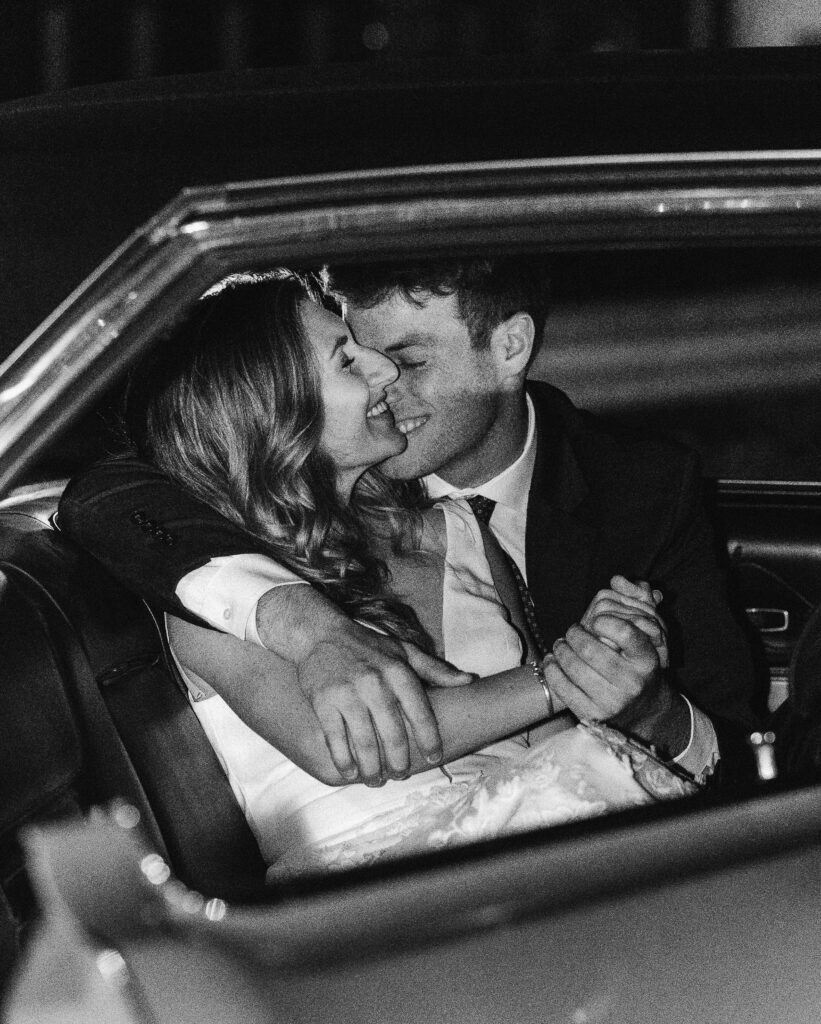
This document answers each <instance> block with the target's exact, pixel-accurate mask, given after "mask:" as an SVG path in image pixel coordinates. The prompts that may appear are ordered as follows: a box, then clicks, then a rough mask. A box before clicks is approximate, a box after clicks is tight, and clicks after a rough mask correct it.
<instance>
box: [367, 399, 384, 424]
mask: <svg viewBox="0 0 821 1024" xmlns="http://www.w3.org/2000/svg"><path fill="white" fill-rule="evenodd" d="M387 411H388V403H387V402H386V401H385V400H384V398H383V399H382V401H381V402H377V403H376V405H373V406H371V408H370V409H368V411H367V413H366V414H365V415H366V418H367V419H370V418H371V417H372V416H381V415H382V413H383V412H387Z"/></svg>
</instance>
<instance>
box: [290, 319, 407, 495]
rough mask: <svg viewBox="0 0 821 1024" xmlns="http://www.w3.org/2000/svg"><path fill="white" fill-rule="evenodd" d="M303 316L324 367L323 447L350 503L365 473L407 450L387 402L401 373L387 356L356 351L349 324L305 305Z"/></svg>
mask: <svg viewBox="0 0 821 1024" xmlns="http://www.w3.org/2000/svg"><path fill="white" fill-rule="evenodd" d="M300 312H301V315H302V323H303V327H304V329H305V335H306V337H307V339H308V341H309V343H310V345H311V348H312V349H313V352H314V356H315V358H316V363H317V366H318V367H319V379H320V386H321V391H322V405H323V409H324V412H325V426H324V428H323V431H322V439H321V442H320V445H321V448H322V451H323V452H325V454H326V455H328V456H329V458H331V459H332V460H333V463H334V465H335V466H336V472H337V489H338V490H339V493H340V495H341V496H342V497H345V498H348V497H350V494H351V491H352V490H353V487H354V484H355V483H356V481H357V480H358V479H359V477H360V476H361V475H362V473H363V472H364V471H365V470H366V469H368V468H369V467H371V466H375V465H376V464H377V463H379V462H382V461H383V460H384V459H387V458H390V456H392V455H398V454H399V452H401V451H403V450H404V448H405V445H406V444H407V441H406V439H405V436H404V434H402V433H400V431H398V430H397V429H396V427H395V425H394V422H393V414H392V413H391V411H390V409H389V408H388V405H387V403H386V401H385V395H386V388H387V386H388V385H389V384H390V383H392V382H393V381H394V380H396V378H397V376H398V372H399V371H398V370H397V369H396V366H395V365H394V364H393V363H392V362H391V360H390V359H388V358H387V356H383V355H382V354H381V353H379V352H375V351H374V350H373V349H369V348H363V347H362V346H361V345H357V343H356V342H355V341H354V339H353V338H352V337H351V333H350V331H349V330H348V328H347V326H346V324H345V322H344V320H341V319H340V318H339V317H338V316H334V314H333V313H330V312H329V311H328V310H327V309H323V308H322V306H319V305H317V304H316V303H314V302H304V303H303V304H302V307H301V310H300Z"/></svg>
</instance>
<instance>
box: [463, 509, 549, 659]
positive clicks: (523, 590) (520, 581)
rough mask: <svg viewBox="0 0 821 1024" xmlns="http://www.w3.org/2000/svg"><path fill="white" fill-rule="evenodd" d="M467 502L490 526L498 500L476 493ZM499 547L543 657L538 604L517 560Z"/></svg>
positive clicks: (543, 649) (537, 649) (544, 649)
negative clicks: (534, 602) (537, 613)
mask: <svg viewBox="0 0 821 1024" xmlns="http://www.w3.org/2000/svg"><path fill="white" fill-rule="evenodd" d="M467 503H468V505H470V507H471V508H472V509H473V514H474V515H475V516H476V518H477V519H478V520H479V522H480V523H484V524H485V526H487V527H490V517H491V516H492V515H493V510H494V508H496V502H495V501H494V500H493V499H492V498H486V497H485V496H484V495H483V494H474V495H473V497H471V498H468V499H467ZM499 548H500V550H501V552H502V554H503V555H504V558H505V561H506V562H507V564H508V565H509V566H510V571H511V573H512V574H513V579H514V580H515V581H516V587H517V588H518V591H519V596H520V597H521V599H522V609H523V611H524V613H525V618H526V619H527V624H528V626H529V627H530V632H531V634H532V636H533V640H534V642H535V645H536V653H537V654H538V656H539V658H540V659H541V658H543V657H544V656H545V654H547V648H546V647H545V642H544V637H543V636H542V631H541V629H540V628H539V622H538V620H537V618H536V606H535V605H534V604H533V598H532V596H531V594H530V591H529V590H528V588H527V584H526V583H525V580H524V576H522V574H521V572H520V571H519V566H518V565H516V562H515V561H514V560H513V558H512V557H511V556H510V555H509V554H508V552H507V551H505V549H504V548H503V547H502V546H501V544H500V545H499Z"/></svg>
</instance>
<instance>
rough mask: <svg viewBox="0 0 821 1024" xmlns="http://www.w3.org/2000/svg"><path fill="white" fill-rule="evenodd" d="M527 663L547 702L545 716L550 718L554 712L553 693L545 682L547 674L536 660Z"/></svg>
mask: <svg viewBox="0 0 821 1024" xmlns="http://www.w3.org/2000/svg"><path fill="white" fill-rule="evenodd" d="M527 664H528V667H529V668H530V670H531V672H532V673H533V675H534V676H535V677H536V679H537V680H538V683H539V686H541V688H542V692H543V693H544V699H545V701H546V702H547V717H548V718H552V717H553V715H554V714H555V707H554V704H553V694H552V693H551V692H550V687H549V686H548V684H547V676H545V674H544V669H543V668H542V666H541V665H540V664H539V662H538V661H529V662H528V663H527Z"/></svg>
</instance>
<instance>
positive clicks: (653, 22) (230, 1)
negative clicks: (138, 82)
mask: <svg viewBox="0 0 821 1024" xmlns="http://www.w3.org/2000/svg"><path fill="white" fill-rule="evenodd" d="M728 3H729V0H165V2H162V0H27V2H24V0H12V2H6V3H5V4H3V5H2V32H0V100H2V99H10V98H13V97H19V96H28V95H33V94H35V93H41V92H54V91H59V90H62V89H66V88H70V87H73V86H78V85H91V84H96V83H100V82H112V81H119V80H129V79H140V78H149V77H156V76H161V75H177V74H190V73H198V72H202V71H217V70H228V71H237V70H242V69H245V68H263V67H289V66H296V65H305V64H309V65H321V64H328V63H338V62H346V63H347V62H357V61H365V62H372V61H384V60H393V59H397V58H417V57H422V58H425V57H453V58H455V59H470V58H474V57H481V58H485V59H488V60H500V59H503V58H511V57H513V58H516V59H520V60H533V59H535V60H540V59H541V58H543V57H545V56H546V55H548V54H550V53H554V52H586V51H598V52H604V51H629V50H639V49H643V50H648V49H687V48H694V47H702V48H703V47H717V46H725V45H729V44H731V42H732V39H733V34H734V29H733V19H732V16H731V12H730V10H729V8H728Z"/></svg>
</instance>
